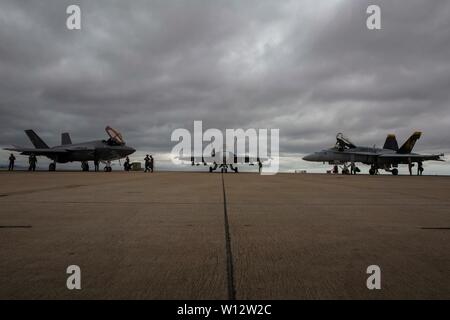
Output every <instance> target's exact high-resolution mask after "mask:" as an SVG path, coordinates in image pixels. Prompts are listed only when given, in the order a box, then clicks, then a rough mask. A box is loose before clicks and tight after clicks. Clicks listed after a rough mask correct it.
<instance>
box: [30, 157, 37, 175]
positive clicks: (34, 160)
mask: <svg viewBox="0 0 450 320" xmlns="http://www.w3.org/2000/svg"><path fill="white" fill-rule="evenodd" d="M28 163H29V164H30V166H29V167H28V171H36V163H37V158H36V156H35V155H34V154H32V155H30V157H29V158H28Z"/></svg>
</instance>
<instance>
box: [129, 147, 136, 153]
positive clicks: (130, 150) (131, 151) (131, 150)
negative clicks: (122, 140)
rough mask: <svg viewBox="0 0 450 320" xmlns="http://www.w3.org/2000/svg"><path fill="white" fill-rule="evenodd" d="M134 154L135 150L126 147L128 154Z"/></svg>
mask: <svg viewBox="0 0 450 320" xmlns="http://www.w3.org/2000/svg"><path fill="white" fill-rule="evenodd" d="M135 152H136V149H134V148H131V147H128V154H132V153H135Z"/></svg>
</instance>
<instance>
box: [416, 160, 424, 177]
mask: <svg viewBox="0 0 450 320" xmlns="http://www.w3.org/2000/svg"><path fill="white" fill-rule="evenodd" d="M422 173H423V163H422V162H418V163H417V175H418V176H421V175H422Z"/></svg>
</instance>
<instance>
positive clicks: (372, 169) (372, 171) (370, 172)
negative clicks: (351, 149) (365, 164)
mask: <svg viewBox="0 0 450 320" xmlns="http://www.w3.org/2000/svg"><path fill="white" fill-rule="evenodd" d="M369 174H370V175H371V176H373V175H375V169H374V168H370V170H369Z"/></svg>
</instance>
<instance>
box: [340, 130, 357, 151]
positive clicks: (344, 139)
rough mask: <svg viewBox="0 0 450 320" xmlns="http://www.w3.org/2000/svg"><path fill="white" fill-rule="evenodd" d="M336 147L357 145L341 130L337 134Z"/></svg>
mask: <svg viewBox="0 0 450 320" xmlns="http://www.w3.org/2000/svg"><path fill="white" fill-rule="evenodd" d="M336 147H337V148H338V149H340V150H345V149H353V148H356V145H354V144H353V142H351V141H350V139H348V138H347V137H345V136H344V135H343V134H342V133H340V132H339V133H338V134H337V135H336Z"/></svg>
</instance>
